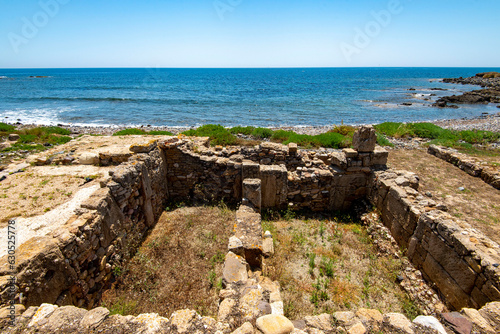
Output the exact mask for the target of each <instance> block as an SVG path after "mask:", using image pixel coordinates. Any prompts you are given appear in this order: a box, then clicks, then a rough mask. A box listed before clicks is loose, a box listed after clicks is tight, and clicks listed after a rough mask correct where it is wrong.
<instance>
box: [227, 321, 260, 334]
mask: <svg viewBox="0 0 500 334" xmlns="http://www.w3.org/2000/svg"><path fill="white" fill-rule="evenodd" d="M254 333H255V330H254V328H253V326H252V324H251V323H249V322H245V323H244V324H243V326H241V327H240V328H238V329H237V330H235V331H234V332H232V333H231V334H254Z"/></svg>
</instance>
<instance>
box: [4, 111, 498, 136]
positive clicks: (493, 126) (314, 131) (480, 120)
mask: <svg viewBox="0 0 500 334" xmlns="http://www.w3.org/2000/svg"><path fill="white" fill-rule="evenodd" d="M427 122H429V123H433V124H436V125H438V126H440V127H443V128H446V129H452V130H483V131H492V132H500V112H498V113H496V114H493V115H483V116H479V117H474V118H461V119H445V120H433V121H427ZM13 125H15V126H16V127H17V128H18V129H19V130H22V129H27V128H33V127H38V126H40V125H35V124H13ZM57 126H60V127H62V128H64V129H68V130H70V131H71V133H72V134H73V135H81V134H93V135H105V136H109V135H112V134H113V133H115V132H117V131H120V130H125V129H130V128H133V127H130V126H105V125H103V126H78V125H64V124H57ZM335 126H336V125H335V124H331V125H321V126H283V127H272V128H270V129H271V130H286V131H294V132H296V133H298V134H307V135H318V134H321V133H325V132H328V131H329V130H331V129H332V128H333V127H335ZM354 127H358V125H354ZM195 128H196V127H194V126H192V127H172V126H150V125H146V126H140V127H139V129H141V130H144V131H148V132H149V131H169V132H172V133H173V134H179V133H181V132H183V131H186V130H190V129H195Z"/></svg>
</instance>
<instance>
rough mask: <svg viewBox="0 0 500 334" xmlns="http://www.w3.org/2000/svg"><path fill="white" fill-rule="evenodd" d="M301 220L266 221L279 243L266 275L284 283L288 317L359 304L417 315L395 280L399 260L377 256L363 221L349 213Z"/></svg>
mask: <svg viewBox="0 0 500 334" xmlns="http://www.w3.org/2000/svg"><path fill="white" fill-rule="evenodd" d="M300 218H301V219H290V220H279V221H264V223H263V225H264V228H265V229H269V230H270V231H271V232H272V234H273V236H274V238H275V244H276V245H275V252H276V253H275V255H274V256H273V257H270V258H269V259H267V260H266V271H265V273H266V274H267V275H268V276H269V277H270V278H271V279H273V280H277V281H279V283H280V285H281V293H282V298H283V302H284V311H285V316H287V317H288V318H290V319H302V318H303V317H304V316H306V315H311V314H321V313H325V312H327V313H331V312H335V311H343V310H351V309H358V308H360V307H365V308H375V309H378V310H380V311H381V312H402V313H405V314H407V315H408V316H409V317H410V318H414V317H415V316H416V315H418V313H419V310H418V309H417V308H416V306H415V305H414V304H413V303H412V302H411V301H410V299H409V298H408V297H407V295H406V294H405V292H404V291H403V290H402V289H401V288H400V286H399V285H398V283H397V282H396V277H397V275H398V274H399V273H400V272H401V270H402V262H401V260H399V259H395V258H393V257H390V256H377V250H376V247H375V245H374V244H373V241H372V240H371V239H370V238H369V235H368V233H367V231H366V228H365V227H364V226H363V225H361V224H360V223H359V222H353V221H352V220H351V219H350V217H325V218H319V219H314V218H313V219H308V218H306V217H300ZM346 221H350V222H346Z"/></svg>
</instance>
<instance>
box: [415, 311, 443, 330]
mask: <svg viewBox="0 0 500 334" xmlns="http://www.w3.org/2000/svg"><path fill="white" fill-rule="evenodd" d="M413 323H415V324H418V325H420V326H423V327H428V328H432V329H433V330H435V331H437V332H438V333H439V334H447V333H446V329H445V328H444V327H443V325H442V324H441V323H440V322H439V321H438V320H437V319H436V318H434V317H432V316H423V315H419V316H418V317H416V318H415V319H414V320H413Z"/></svg>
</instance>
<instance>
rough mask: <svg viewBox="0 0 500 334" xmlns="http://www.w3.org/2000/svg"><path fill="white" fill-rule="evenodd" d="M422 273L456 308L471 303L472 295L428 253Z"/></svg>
mask: <svg viewBox="0 0 500 334" xmlns="http://www.w3.org/2000/svg"><path fill="white" fill-rule="evenodd" d="M422 274H424V276H427V277H428V278H429V279H430V280H431V281H432V282H434V283H435V284H436V287H437V288H438V289H439V291H440V292H441V293H442V295H443V296H444V298H445V300H446V302H447V303H449V304H450V305H451V306H452V307H453V308H454V309H457V310H458V309H461V308H463V307H468V306H469V305H470V297H469V295H468V294H466V293H465V292H464V291H463V290H462V288H461V287H460V286H459V285H457V283H456V282H455V281H454V280H453V279H452V278H451V276H450V275H449V274H448V273H447V272H446V271H445V270H444V269H443V267H441V265H440V264H439V263H438V262H437V261H436V260H435V259H434V258H433V257H432V256H431V255H429V254H428V255H427V257H426V258H425V261H424V263H423V265H422Z"/></svg>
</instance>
